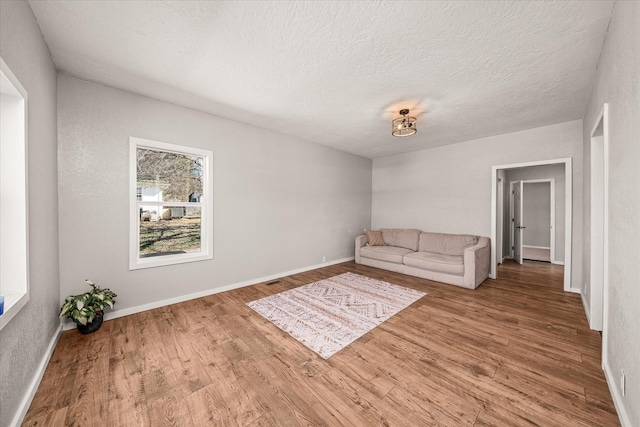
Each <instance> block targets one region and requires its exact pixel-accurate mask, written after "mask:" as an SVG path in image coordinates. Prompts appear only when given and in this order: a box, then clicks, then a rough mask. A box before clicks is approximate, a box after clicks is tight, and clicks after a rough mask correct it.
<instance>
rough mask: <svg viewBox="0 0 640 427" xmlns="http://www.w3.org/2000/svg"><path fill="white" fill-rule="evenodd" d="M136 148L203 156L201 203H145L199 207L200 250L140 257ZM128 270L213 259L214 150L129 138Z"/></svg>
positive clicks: (150, 203)
mask: <svg viewBox="0 0 640 427" xmlns="http://www.w3.org/2000/svg"><path fill="white" fill-rule="evenodd" d="M138 148H147V149H151V150H159V151H167V152H172V153H179V154H186V155H189V156H199V157H202V158H203V159H204V164H203V165H202V169H203V174H204V177H205V179H204V181H203V188H202V193H203V199H204V203H180V202H162V203H159V202H155V203H154V202H145V203H148V204H149V205H162V206H198V207H200V208H201V209H202V211H201V212H202V214H201V222H200V227H201V228H200V252H196V253H184V254H174V255H164V256H159V257H149V258H140V231H139V221H140V215H139V214H138V206H139V203H140V202H139V201H138V197H137V170H136V169H137V158H136V153H137V149H138ZM129 193H130V194H129V270H137V269H141V268H150V267H161V266H165V265H174V264H182V263H185V262H195V261H204V260H211V259H213V152H212V151H210V150H203V149H201V148H193V147H187V146H182V145H176V144H168V143H166V142H158V141H152V140H149V139H143V138H137V137H135V136H132V137H129Z"/></svg>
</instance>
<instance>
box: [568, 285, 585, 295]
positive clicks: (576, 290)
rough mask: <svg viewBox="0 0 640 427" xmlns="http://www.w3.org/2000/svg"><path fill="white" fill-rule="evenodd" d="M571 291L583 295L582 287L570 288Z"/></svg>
mask: <svg viewBox="0 0 640 427" xmlns="http://www.w3.org/2000/svg"><path fill="white" fill-rule="evenodd" d="M569 292H571V293H573V294H580V295H582V289H580V288H573V287H572V288H569Z"/></svg>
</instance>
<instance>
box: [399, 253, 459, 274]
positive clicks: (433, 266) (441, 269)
mask: <svg viewBox="0 0 640 427" xmlns="http://www.w3.org/2000/svg"><path fill="white" fill-rule="evenodd" d="M403 261H404V264H405V265H408V266H409V267H416V268H422V269H424V270H430V271H435V272H438V273H447V274H459V275H463V274H464V256H463V255H445V254H437V253H433V252H414V253H410V254H407V255H405V256H404V259H403Z"/></svg>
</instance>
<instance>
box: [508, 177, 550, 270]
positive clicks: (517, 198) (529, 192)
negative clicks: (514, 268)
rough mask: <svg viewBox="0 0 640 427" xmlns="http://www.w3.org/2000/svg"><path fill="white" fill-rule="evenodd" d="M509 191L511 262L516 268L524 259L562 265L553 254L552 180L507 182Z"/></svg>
mask: <svg viewBox="0 0 640 427" xmlns="http://www.w3.org/2000/svg"><path fill="white" fill-rule="evenodd" d="M510 189H511V191H510V193H509V195H510V199H509V218H511V223H510V227H509V233H510V247H511V249H512V250H511V258H513V259H514V260H516V261H517V262H518V263H520V264H522V260H525V259H526V260H531V261H544V262H551V263H554V264H562V262H561V261H558V260H557V259H556V254H555V251H556V242H555V240H556V194H555V179H554V178H545V179H529V180H520V181H511V182H510ZM498 230H499V228H498ZM499 241H500V238H498V242H499Z"/></svg>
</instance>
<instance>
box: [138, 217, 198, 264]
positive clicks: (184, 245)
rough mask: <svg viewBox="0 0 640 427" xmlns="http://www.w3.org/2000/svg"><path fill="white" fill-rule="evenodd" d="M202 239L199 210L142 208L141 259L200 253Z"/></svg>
mask: <svg viewBox="0 0 640 427" xmlns="http://www.w3.org/2000/svg"><path fill="white" fill-rule="evenodd" d="M200 235H201V208H200V207H175V206H161V207H158V206H141V207H140V258H146V257H151V256H161V255H174V254H182V253H193V252H200Z"/></svg>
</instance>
